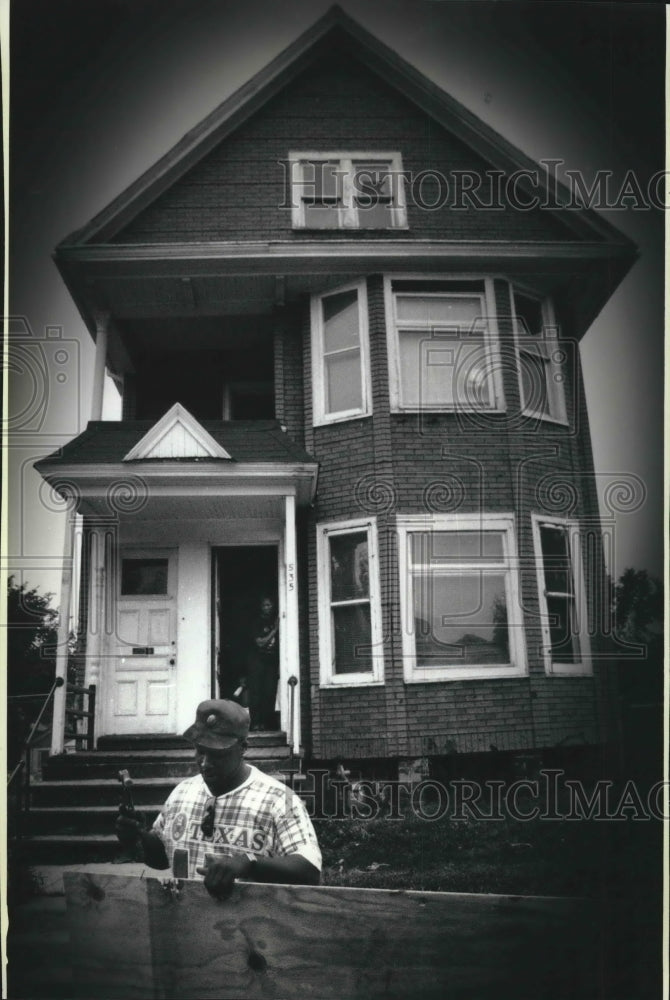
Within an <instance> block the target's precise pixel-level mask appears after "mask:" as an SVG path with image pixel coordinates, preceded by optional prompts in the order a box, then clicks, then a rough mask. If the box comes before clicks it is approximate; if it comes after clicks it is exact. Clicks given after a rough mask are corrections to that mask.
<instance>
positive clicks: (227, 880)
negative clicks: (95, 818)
mask: <svg viewBox="0 0 670 1000" xmlns="http://www.w3.org/2000/svg"><path fill="white" fill-rule="evenodd" d="M248 732H249V712H248V711H247V709H246V708H243V707H242V706H241V705H238V704H237V703H236V702H233V701H224V700H211V701H203V702H202V703H201V704H200V705H199V706H198V710H197V713H196V720H195V722H194V724H193V725H192V726H189V728H188V729H187V730H186V732H185V733H184V737H185V738H186V739H188V740H190V741H191V742H192V743H193V744H194V746H195V752H196V760H197V762H198V767H199V771H200V773H199V774H197V775H195V776H194V777H191V778H186V779H185V780H184V781H182V782H180V784H179V785H177V787H176V788H175V789H174V791H172V792H171V794H170V795H169V796H168V799H167V801H166V802H165V805H164V806H163V808H162V810H161V812H160V815H159V816H158V818H157V819H156V821H155V823H154V825H153V827H152V829H151V830H150V831H147V830H145V829H143V825H142V822H141V821H140V820H138V819H137V818H136V815H135V814H134V813H132V812H130V813H129V812H128V810H126V809H124V807H121V811H120V814H119V816H118V818H117V821H116V834H117V836H118V838H119V840H120V841H121V842H122V843H123V844H126V845H130V844H133V843H136V842H137V841H139V842H140V843H141V845H142V849H143V852H144V860H145V862H146V863H147V864H148V865H149V866H150V867H152V868H161V869H165V868H172V869H173V871H174V873H175V875H177V874H181V873H182V862H186V860H187V863H188V877H189V878H192V879H198V878H200V879H203V880H204V883H205V887H206V888H207V890H208V891H209V892H210V893H211V895H213V896H215V897H217V898H224V897H225V896H227V895H228V894H229V892H230V890H231V889H232V885H233V882H234V880H235V879H236V878H244V879H249V880H250V881H252V882H280V883H284V884H286V883H290V884H295V885H317V884H318V882H319V879H320V872H321V852H320V851H319V845H318V843H317V839H316V834H315V833H314V828H313V826H312V823H311V820H310V819H309V816H308V815H307V810H306V809H305V806H304V804H303V803H302V801H301V800H300V799H299V798H298V796H297V795H295V794H294V792H292V791H291V789H290V788H287V787H286V786H285V785H283V784H282V783H281V782H280V781H277V780H276V779H275V778H271V777H270V776H269V775H267V774H264V773H263V772H262V771H259V770H258V768H256V767H253V766H252V765H250V764H247V763H246V762H245V760H244V751H245V749H246V745H247V743H246V739H247V734H248ZM177 852H181V853H177ZM183 874H184V875H185V865H184V870H183Z"/></svg>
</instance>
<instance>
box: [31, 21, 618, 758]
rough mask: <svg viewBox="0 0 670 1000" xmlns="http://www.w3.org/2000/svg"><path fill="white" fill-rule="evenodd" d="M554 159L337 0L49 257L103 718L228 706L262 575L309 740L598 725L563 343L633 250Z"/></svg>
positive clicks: (146, 720)
mask: <svg viewBox="0 0 670 1000" xmlns="http://www.w3.org/2000/svg"><path fill="white" fill-rule="evenodd" d="M546 173H547V172H546V171H545V170H544V169H540V167H538V165H536V164H534V163H532V162H530V161H528V160H527V158H526V157H525V156H524V155H523V154H522V153H520V152H519V151H517V150H515V149H514V148H512V147H511V146H510V145H509V143H507V142H506V141H505V140H504V139H502V138H501V137H500V136H499V135H497V134H496V133H494V132H493V131H492V130H491V129H489V128H488V127H487V126H485V125H484V124H483V123H482V122H480V121H478V120H477V119H476V118H475V117H474V116H473V115H472V114H471V113H470V112H468V111H467V110H466V109H464V108H463V107H462V106H460V105H459V104H458V103H457V102H455V101H454V100H453V99H451V98H450V97H449V96H447V95H446V94H444V93H443V92H442V91H440V90H439V89H438V88H437V87H436V86H435V85H434V84H432V83H431V82H430V81H428V80H427V79H426V78H424V77H423V76H422V75H421V74H420V73H418V72H417V71H416V70H415V69H414V68H413V67H411V66H409V65H408V64H407V63H405V62H404V61H403V60H402V59H400V58H399V57H398V56H397V55H396V54H395V53H394V52H392V51H391V50H390V49H388V48H387V47H386V46H384V45H382V44H381V43H380V42H379V41H377V40H376V39H374V38H372V37H371V36H370V35H369V34H368V33H367V32H365V31H364V30H363V29H361V28H360V27H359V26H358V25H357V24H356V23H355V22H354V21H352V20H351V19H350V18H349V17H347V16H346V15H345V14H343V13H342V12H341V11H340V10H339V9H338V8H333V9H332V10H331V11H330V12H329V13H328V14H327V15H326V16H325V17H324V18H322V19H321V20H320V21H319V22H318V23H317V24H316V25H315V26H314V27H313V28H311V29H310V30H309V31H308V32H306V33H305V34H304V35H303V36H302V37H301V38H299V39H298V40H297V41H296V42H295V43H294V44H293V45H292V46H290V47H289V48H288V49H287V50H285V52H283V53H282V54H281V55H280V56H278V57H277V58H276V59H275V60H274V61H273V62H272V63H270V64H269V65H268V66H267V67H266V68H265V69H264V70H263V71H262V72H261V73H259V74H258V75H257V76H256V77H254V78H253V79H252V80H250V81H249V82H248V83H247V84H246V85H245V86H243V87H242V88H241V89H240V90H239V91H238V92H237V93H236V94H234V95H233V96H232V97H231V98H229V99H228V100H226V101H225V102H224V103H223V104H222V105H221V106H220V107H218V108H217V109H216V110H215V111H214V112H212V114H210V115H209V117H208V118H206V119H205V120H204V121H203V122H202V123H201V124H200V125H198V126H196V127H195V128H194V129H193V130H192V131H191V132H189V133H188V134H187V135H186V136H185V137H184V138H183V139H182V140H181V141H180V142H179V143H178V144H177V146H176V147H175V148H174V149H173V150H171V151H170V152H169V153H167V154H166V155H165V156H164V157H163V158H162V160H160V161H159V162H158V163H157V164H156V166H155V167H154V168H152V169H151V170H149V171H148V172H147V173H146V174H145V175H143V176H142V177H140V178H139V179H138V180H137V181H136V182H135V184H133V185H132V186H131V187H130V188H129V189H128V190H126V191H124V192H123V193H122V194H121V195H120V196H119V197H118V198H117V199H116V200H115V201H114V202H113V203H112V204H111V205H109V206H108V207H107V208H105V209H104V210H103V211H102V212H101V213H100V214H99V215H98V216H96V217H95V218H94V219H93V220H92V221H91V222H90V223H89V224H88V225H86V226H84V227H83V229H81V230H80V231H78V232H76V233H74V234H72V235H71V236H69V237H68V238H67V239H65V240H64V241H63V242H62V243H61V244H60V245H59V246H58V248H57V249H56V252H55V260H56V263H57V266H58V267H59V269H60V272H61V274H62V276H63V279H64V280H65V282H66V284H67V286H68V288H69V290H70V292H71V294H72V296H73V298H74V300H75V302H76V304H77V306H78V308H79V310H80V312H81V316H82V318H83V320H84V322H85V323H86V325H87V327H88V329H89V331H90V332H91V335H92V337H93V338H94V339H95V342H96V368H95V384H94V398H93V413H92V419H91V422H90V423H89V424H88V427H87V428H86V430H85V431H84V432H83V433H82V434H80V435H79V436H78V437H77V438H75V439H74V440H73V441H71V442H70V443H69V444H67V445H66V446H65V447H64V448H63V449H61V450H60V451H59V452H58V453H57V454H55V455H52V456H50V457H49V458H46V459H44V460H41V461H40V462H39V463H38V469H39V470H40V472H41V474H42V475H43V476H44V478H45V479H47V480H48V482H50V483H51V484H52V485H53V486H54V487H55V488H56V489H58V490H59V491H60V492H62V493H64V494H68V495H69V496H71V497H72V498H73V502H72V509H73V511H76V512H77V513H78V514H80V515H82V516H83V525H84V531H83V539H84V544H83V547H82V549H83V556H82V569H81V588H80V593H81V601H80V625H81V654H82V655H81V659H80V662H81V664H82V666H81V672H82V676H81V679H82V681H84V683H85V684H91V683H92V684H95V685H96V687H97V692H98V697H97V708H96V732H97V734H99V735H100V736H105V737H115V736H119V737H123V736H135V735H139V734H148V735H151V736H156V735H164V736H170V735H173V734H178V733H180V732H181V731H183V729H184V728H185V727H186V726H187V725H188V724H189V723H190V722H191V719H192V714H193V710H194V706H195V705H196V703H197V702H198V701H200V700H201V699H203V698H207V697H210V696H212V695H218V694H219V693H221V694H222V695H224V696H231V695H232V694H233V692H234V691H235V690H237V688H238V687H239V684H240V679H241V677H242V676H243V675H244V658H245V643H246V642H247V641H248V629H249V621H250V620H251V618H252V617H253V615H254V614H255V613H256V610H257V606H258V602H259V600H260V599H261V598H262V597H263V596H264V595H266V594H269V595H270V596H272V598H273V599H274V600H275V601H276V604H277V607H278V614H279V622H280V630H279V639H280V677H279V685H278V694H277V715H276V728H277V730H278V731H280V732H282V733H286V734H287V735H286V740H287V741H288V743H289V745H291V746H292V747H293V748H295V749H297V748H298V747H299V746H300V747H303V748H304V749H305V751H306V752H307V754H308V755H309V756H310V757H311V758H312V759H314V760H345V761H349V762H352V761H354V762H359V764H360V766H361V767H364V766H365V762H370V761H377V762H379V761H386V762H387V763H388V765H389V767H395V765H396V764H397V763H398V762H401V761H405V760H407V759H414V758H417V757H429V758H436V759H439V758H443V757H444V756H446V755H451V754H454V753H458V754H471V753H480V752H487V751H490V750H491V749H492V748H494V749H496V750H498V751H514V752H527V751H538V752H539V751H547V750H550V749H551V748H556V747H560V746H566V745H572V746H580V747H596V746H599V745H602V744H603V743H606V742H607V741H608V740H610V739H611V738H612V732H611V711H612V701H613V700H612V692H611V690H610V688H611V679H610V678H611V671H610V670H609V669H608V662H607V660H606V659H605V658H603V656H602V655H599V653H600V652H601V646H600V640H601V636H600V633H601V632H602V625H601V623H602V621H603V614H604V609H603V607H602V605H603V603H604V602H603V598H602V594H603V590H602V587H601V584H602V580H603V573H602V551H601V540H600V527H599V516H598V505H597V497H596V490H595V478H594V476H593V467H592V457H591V447H590V440H589V430H588V421H587V413H586V405H585V399H584V391H583V386H582V380H581V374H580V369H579V357H578V350H577V344H578V341H579V339H580V337H581V336H582V335H583V334H584V333H585V332H586V330H587V329H588V327H589V325H590V323H591V322H592V321H593V319H594V318H595V316H596V315H597V314H598V312H599V311H600V309H601V308H602V307H603V305H604V304H605V303H606V302H607V300H608V299H609V297H610V296H611V295H612V293H613V291H614V289H615V288H616V287H617V285H618V283H619V282H620V281H621V279H622V278H623V277H624V275H625V274H626V272H627V271H628V269H629V268H630V266H631V265H632V263H633V261H634V259H635V250H634V247H633V246H632V245H631V244H630V243H629V241H628V240H627V239H626V238H625V237H623V236H622V235H621V234H620V233H619V232H618V231H616V230H615V229H614V228H612V227H611V226H610V225H609V224H607V223H606V222H604V221H603V220H602V219H601V218H599V217H598V216H597V215H596V214H595V213H593V212H591V211H588V210H584V209H579V208H578V207H576V206H575V205H574V204H573V205H572V206H571V207H565V205H564V202H565V201H566V200H568V201H569V193H568V192H564V191H562V189H560V187H559V186H558V185H555V184H554V183H552V181H551V177H549V176H546ZM105 370H107V371H108V372H109V374H110V375H111V376H112V378H113V379H114V380H115V382H116V384H117V386H118V387H119V391H120V393H121V394H122V399H123V412H122V420H121V421H118V422H116V421H102V420H101V419H100V418H101V401H102V384H103V376H104V372H105ZM74 524H75V522H74V519H73V521H72V531H71V537H74V534H75V531H74ZM71 592H72V588H71V587H70V580H69V578H68V579H66V581H65V587H64V591H63V593H64V597H65V598H67V595H68V594H70V593H71ZM60 669H61V670H64V669H65V664H64V662H61V664H60ZM63 716H64V702H62V701H61V702H58V703H57V705H56V712H55V719H56V725H55V727H54V739H53V744H52V752H53V753H56V754H58V753H60V752H61V751H62V750H63V739H64V738H63V729H62V720H63Z"/></svg>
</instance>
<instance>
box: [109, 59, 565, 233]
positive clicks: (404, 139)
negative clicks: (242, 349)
mask: <svg viewBox="0 0 670 1000" xmlns="http://www.w3.org/2000/svg"><path fill="white" fill-rule="evenodd" d="M296 150H310V151H314V150H317V151H318V150H329V151H335V150H363V151H366V150H371V151H375V150H382V151H399V152H400V153H401V154H402V157H403V169H404V170H405V171H406V172H407V174H408V178H410V180H409V183H408V184H407V185H406V189H407V191H408V195H409V197H408V223H409V231H410V234H411V235H412V236H413V237H420V238H434V239H452V240H471V239H497V238H500V237H503V238H505V239H512V240H513V239H522V240H526V239H550V240H551V239H558V240H560V239H565V238H567V237H568V232H569V230H568V229H567V227H564V226H563V225H562V224H561V223H560V222H559V221H557V219H556V218H555V216H553V215H550V214H549V213H548V212H546V211H543V210H541V209H533V210H530V211H519V210H518V209H514V208H507V209H503V210H500V209H495V208H494V209H486V208H481V207H471V206H468V207H465V208H457V209H452V208H450V207H449V206H450V205H451V204H453V199H454V192H455V187H454V179H453V172H454V171H464V170H468V171H474V172H475V173H476V174H477V175H480V176H481V177H482V178H483V183H482V186H481V188H480V189H479V190H478V192H477V196H478V198H479V201H480V203H481V204H482V205H486V204H488V203H489V202H490V201H491V199H492V198H493V201H494V203H495V200H496V195H495V193H493V194H492V192H491V190H490V183H491V182H490V181H489V180H488V177H489V174H488V173H487V170H488V168H489V165H488V164H486V163H485V162H484V161H483V160H482V159H481V157H479V156H478V155H477V154H475V153H474V152H473V151H472V150H471V149H469V148H468V147H467V146H465V145H464V144H463V142H461V141H460V140H459V139H457V138H456V137H455V136H453V135H450V134H448V133H447V132H446V131H445V130H444V128H443V127H442V126H441V125H439V124H438V123H437V122H436V121H435V120H434V119H432V118H431V117H429V116H428V115H427V114H425V113H423V112H421V111H419V110H418V109H417V107H416V106H415V105H414V104H413V103H412V102H411V101H409V100H408V99H407V98H406V97H404V96H402V95H401V94H400V93H399V92H398V91H396V90H395V89H394V88H392V87H391V86H389V85H388V84H386V83H385V82H384V81H383V80H381V79H380V78H379V77H378V76H376V75H375V74H374V73H372V72H371V71H370V70H368V69H367V68H366V67H365V66H363V65H362V64H361V63H360V62H358V61H357V60H356V59H352V58H351V56H350V55H347V54H341V53H340V52H338V51H331V52H327V53H322V54H321V56H320V57H318V58H317V59H316V60H315V62H314V64H313V65H312V66H310V67H309V68H308V69H306V70H305V71H304V72H303V73H302V74H301V75H300V76H299V77H298V78H297V79H294V80H293V81H292V82H291V83H289V84H288V85H287V86H286V87H285V88H284V89H283V91H282V92H281V93H280V94H278V95H277V96H276V97H274V98H273V99H271V100H270V101H268V103H267V104H266V105H265V106H264V108H263V109H262V110H261V111H258V112H257V113H256V114H254V115H253V116H252V117H251V118H250V119H249V120H247V121H246V122H245V123H244V124H242V125H240V126H239V127H238V128H237V130H236V131H235V132H233V133H232V134H231V135H229V136H228V137H227V138H226V139H225V140H224V141H223V142H222V143H221V144H220V145H219V146H218V147H217V148H215V149H214V150H212V152H210V153H208V154H207V155H206V156H205V157H204V158H203V159H202V160H201V161H200V163H198V164H197V165H196V166H195V167H193V168H191V170H190V171H189V172H188V173H187V174H186V175H185V176H184V177H183V178H181V180H180V181H178V182H177V183H176V184H175V185H174V186H173V187H172V188H170V190H169V191H167V192H166V193H165V194H163V195H161V196H160V197H159V198H157V200H156V201H155V202H154V203H153V204H152V205H150V206H149V207H148V208H146V209H145V210H144V211H142V212H141V213H140V214H139V215H138V216H137V217H136V218H135V219H134V220H133V221H132V222H131V223H130V224H129V225H127V226H126V227H125V228H124V229H123V230H122V231H121V232H119V233H118V234H117V236H116V237H115V241H116V242H119V243H165V242H168V243H169V242H180V241H185V240H245V239H252V240H292V239H300V240H303V239H306V238H309V237H310V234H309V233H308V232H307V231H305V230H301V231H297V232H296V231H294V230H293V229H292V225H291V211H290V208H289V207H288V203H289V197H288V195H289V191H288V188H287V183H286V178H287V176H288V171H287V169H286V168H285V167H284V166H283V164H285V162H286V159H287V156H288V153H289V152H291V151H296ZM442 178H445V180H443V179H442ZM442 202H445V204H443V205H442V207H439V206H440V204H441V203H442ZM282 206H284V207H282ZM431 206H438V207H431ZM313 235H315V236H316V237H317V238H319V239H321V238H323V237H324V235H325V236H326V238H329V237H330V236H337V234H336V233H324V231H323V230H320V231H318V232H317V233H315V234H313ZM356 235H357V234H356V232H355V231H347V236H348V237H350V238H351V237H353V238H356ZM358 235H359V236H360V237H361V238H363V239H375V238H379V237H382V238H388V237H389V236H391V237H400V238H405V237H407V235H408V233H407V231H406V230H390V231H389V230H384V231H378V232H374V231H372V230H361V231H360V232H359V233H358Z"/></svg>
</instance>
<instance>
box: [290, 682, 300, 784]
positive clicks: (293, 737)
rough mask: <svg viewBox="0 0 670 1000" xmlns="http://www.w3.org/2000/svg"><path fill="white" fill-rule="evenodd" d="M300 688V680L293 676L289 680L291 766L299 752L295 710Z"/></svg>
mask: <svg viewBox="0 0 670 1000" xmlns="http://www.w3.org/2000/svg"><path fill="white" fill-rule="evenodd" d="M297 686H298V678H297V677H296V676H295V675H294V674H291V676H290V677H289V679H288V699H289V700H288V741H289V745H290V747H291V766H293V758H294V756H295V754H296V753H297V752H298V744H299V740H298V734H297V732H296V721H297V717H296V708H295V689H296V687H297Z"/></svg>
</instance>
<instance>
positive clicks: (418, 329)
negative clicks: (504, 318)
mask: <svg viewBox="0 0 670 1000" xmlns="http://www.w3.org/2000/svg"><path fill="white" fill-rule="evenodd" d="M386 322H387V331H388V346H389V351H388V354H389V388H390V396H391V408H392V409H393V410H395V411H396V412H398V411H403V410H406V411H415V412H416V411H426V410H428V411H439V410H452V411H453V410H500V409H503V408H504V402H503V393H502V381H501V370H500V362H499V351H498V339H497V326H496V321H495V305H494V299H493V283H492V281H490V280H489V279H485V280H472V281H444V280H439V279H435V280H432V279H429V280H406V279H403V280H399V279H390V278H387V279H386Z"/></svg>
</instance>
